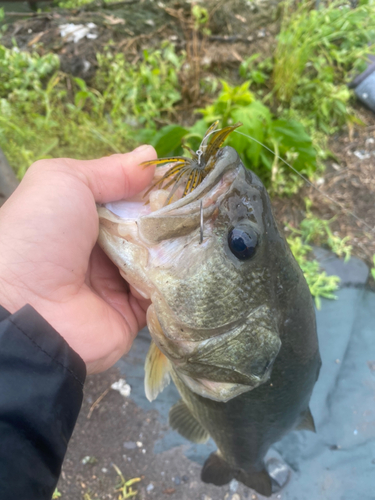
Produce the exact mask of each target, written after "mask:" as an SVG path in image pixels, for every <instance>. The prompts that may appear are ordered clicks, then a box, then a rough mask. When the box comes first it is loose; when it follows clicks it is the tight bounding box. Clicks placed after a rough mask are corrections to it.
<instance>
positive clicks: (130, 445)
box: [124, 441, 137, 450]
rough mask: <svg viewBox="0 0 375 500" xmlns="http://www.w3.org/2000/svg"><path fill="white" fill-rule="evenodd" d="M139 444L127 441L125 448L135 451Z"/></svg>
mask: <svg viewBox="0 0 375 500" xmlns="http://www.w3.org/2000/svg"><path fill="white" fill-rule="evenodd" d="M136 447H137V444H136V443H135V442H134V441H125V443H124V448H126V449H127V450H135V448H136Z"/></svg>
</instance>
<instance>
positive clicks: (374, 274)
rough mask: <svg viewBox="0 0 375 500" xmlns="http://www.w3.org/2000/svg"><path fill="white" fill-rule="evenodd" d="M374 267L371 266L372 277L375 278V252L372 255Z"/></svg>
mask: <svg viewBox="0 0 375 500" xmlns="http://www.w3.org/2000/svg"><path fill="white" fill-rule="evenodd" d="M372 262H373V265H374V266H373V267H372V268H371V276H372V279H373V280H375V254H374V255H373V256H372Z"/></svg>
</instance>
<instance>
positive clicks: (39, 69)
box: [0, 45, 183, 177]
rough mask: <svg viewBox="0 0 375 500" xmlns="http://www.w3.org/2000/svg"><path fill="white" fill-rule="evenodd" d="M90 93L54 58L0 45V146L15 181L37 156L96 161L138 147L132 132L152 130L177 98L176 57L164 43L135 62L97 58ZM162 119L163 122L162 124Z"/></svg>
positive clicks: (114, 57)
mask: <svg viewBox="0 0 375 500" xmlns="http://www.w3.org/2000/svg"><path fill="white" fill-rule="evenodd" d="M98 59H99V69H98V74H97V81H96V82H95V86H96V88H91V87H89V86H88V85H87V84H86V83H85V82H84V81H83V80H81V79H79V78H73V77H70V76H68V75H65V74H63V73H61V72H60V71H59V70H58V66H59V62H58V58H57V57H56V56H54V55H51V54H47V55H45V56H39V55H38V54H36V53H26V52H20V51H19V50H18V49H17V48H13V49H7V48H5V47H2V46H0V72H1V75H2V78H1V82H0V146H1V147H2V149H3V150H4V153H5V154H6V156H7V157H8V160H9V162H10V163H11V165H13V167H14V168H15V170H16V171H17V173H18V175H19V177H22V175H23V174H24V172H25V171H26V169H27V168H28V166H29V165H30V164H31V163H33V162H34V161H36V160H38V159H40V158H49V157H72V158H83V159H89V158H98V157H101V156H105V155H108V154H111V153H119V152H123V151H127V150H129V149H131V148H132V147H134V146H135V145H136V144H137V140H138V136H137V134H136V132H135V131H139V129H138V127H139V128H140V127H142V126H146V130H148V131H149V133H150V134H151V135H153V134H155V133H156V120H157V121H158V122H159V123H160V122H161V123H163V120H165V122H167V117H168V116H169V114H170V110H171V108H172V107H173V104H174V103H175V102H176V101H178V100H179V98H180V94H179V91H178V81H177V76H176V73H177V71H178V68H179V67H180V65H181V64H182V60H183V56H177V55H176V54H175V52H174V49H173V47H172V46H170V45H164V46H163V47H162V48H161V49H160V50H157V51H154V52H147V51H145V52H144V58H143V59H142V60H141V61H139V63H138V64H137V65H130V64H129V63H127V62H126V61H125V59H124V58H123V56H122V55H119V56H114V55H111V54H110V53H109V51H108V57H106V56H104V55H103V56H99V58H98ZM165 122H164V123H165Z"/></svg>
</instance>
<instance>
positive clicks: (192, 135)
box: [143, 80, 316, 193]
mask: <svg viewBox="0 0 375 500" xmlns="http://www.w3.org/2000/svg"><path fill="white" fill-rule="evenodd" d="M221 84H222V90H221V92H220V93H219V95H218V97H217V98H216V100H215V101H214V102H213V103H212V104H211V105H209V106H207V107H206V108H203V109H198V110H197V111H198V112H199V113H201V114H202V115H203V118H202V119H201V120H198V121H197V122H196V123H195V124H194V125H193V126H192V127H190V128H184V127H181V126H179V125H169V126H166V127H164V128H162V129H161V130H159V132H157V133H155V134H153V135H148V136H147V139H148V141H149V142H150V143H151V144H152V145H153V146H155V148H156V150H157V152H158V154H159V156H167V155H170V154H172V155H176V154H177V155H178V154H181V153H182V149H181V146H180V142H181V139H182V138H184V142H185V143H186V144H187V145H189V146H190V147H191V148H192V149H194V150H197V149H198V147H199V145H200V141H201V139H202V137H203V135H204V133H205V132H206V130H207V128H208V126H209V125H211V124H212V123H213V122H214V121H216V120H219V121H220V123H221V126H222V127H225V126H227V125H230V124H233V123H236V122H241V123H242V124H243V126H242V127H241V128H240V133H239V134H238V133H236V132H234V133H233V134H231V135H230V136H229V138H228V142H227V143H228V144H229V145H230V146H232V147H233V148H234V149H236V151H237V152H238V153H239V155H240V156H241V159H242V161H243V162H244V164H245V166H246V167H247V168H250V169H251V170H253V171H254V172H256V173H257V174H258V175H259V176H260V178H261V179H262V181H263V182H264V184H265V185H266V186H267V188H268V189H269V190H270V191H271V192H283V193H292V192H295V191H296V190H297V189H298V187H299V185H300V184H301V179H300V178H299V177H298V176H297V175H295V174H293V172H291V171H290V170H289V169H288V167H286V166H285V164H284V163H282V162H279V159H278V156H281V157H282V158H284V159H285V160H287V161H288V162H289V163H291V164H292V165H293V167H294V168H295V169H296V170H298V171H299V172H301V173H304V174H305V175H308V176H310V175H312V174H313V172H314V171H315V168H316V152H315V149H314V147H313V145H312V141H311V138H310V137H309V136H308V134H307V133H306V132H305V130H304V128H303V127H302V125H301V124H300V123H298V122H297V121H294V120H290V121H288V120H284V119H280V120H277V119H275V118H274V117H273V116H272V113H271V112H270V110H269V109H268V108H267V107H266V106H265V105H264V104H262V103H261V102H260V101H259V100H257V99H256V98H255V96H254V94H253V93H252V92H250V90H249V83H248V82H245V83H244V84H242V85H241V86H238V87H232V86H231V85H229V84H228V83H227V82H225V81H224V80H222V81H221ZM242 134H244V135H242ZM248 136H250V137H248ZM143 138H146V136H145V135H144V136H143ZM254 139H255V140H254ZM263 145H264V146H266V147H267V148H269V149H270V150H271V151H269V150H268V149H267V148H265V147H264V146H263Z"/></svg>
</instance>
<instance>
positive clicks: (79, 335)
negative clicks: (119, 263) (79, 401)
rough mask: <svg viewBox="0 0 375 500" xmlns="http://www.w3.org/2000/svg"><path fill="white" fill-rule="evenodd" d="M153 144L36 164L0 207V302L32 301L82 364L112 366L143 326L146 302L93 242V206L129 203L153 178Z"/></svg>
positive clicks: (14, 305)
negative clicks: (91, 157)
mask: <svg viewBox="0 0 375 500" xmlns="http://www.w3.org/2000/svg"><path fill="white" fill-rule="evenodd" d="M154 157H156V154H155V150H154V149H153V148H152V147H151V146H141V147H140V148H137V149H136V150H134V151H133V152H131V153H127V154H124V155H113V156H110V157H106V158H102V159H100V160H89V161H80V160H70V159H53V160H40V161H38V162H36V163H34V164H33V165H32V166H31V167H30V168H29V170H28V171H27V173H26V175H25V177H24V178H23V180H22V182H21V183H20V185H19V187H18V188H17V189H16V191H15V192H14V193H13V195H12V196H11V197H10V198H9V199H8V201H7V202H6V203H5V204H4V205H3V207H2V208H1V209H0V304H1V305H2V306H3V307H5V308H6V309H8V311H9V312H10V313H14V312H15V311H17V310H18V309H20V308H21V307H23V306H24V305H25V304H30V305H31V306H33V307H34V309H36V310H37V311H38V312H39V314H41V315H42V316H43V317H44V318H45V319H46V320H47V321H48V322H49V323H50V324H51V325H52V326H53V327H54V328H55V330H57V331H58V332H59V333H60V335H62V336H63V337H64V338H65V340H66V341H67V342H68V344H69V345H70V347H71V348H72V349H74V350H75V351H76V352H77V353H78V354H79V355H80V356H81V358H82V359H83V360H84V362H85V363H86V367H87V371H88V373H96V372H100V371H103V370H106V369H107V368H109V367H110V366H112V365H113V364H114V363H115V362H116V361H117V360H118V359H119V358H120V357H121V356H122V355H123V354H124V353H126V352H127V351H128V350H129V349H130V346H131V344H132V342H133V339H134V337H135V335H136V334H137V333H138V331H139V330H140V328H142V327H143V326H144V325H145V318H146V314H145V313H146V310H147V307H148V305H149V302H148V301H146V300H144V299H142V297H141V296H140V295H139V294H137V292H135V291H134V290H132V289H131V287H129V285H128V284H127V283H126V282H125V281H124V280H123V279H122V278H121V277H120V274H119V272H118V270H117V268H116V267H115V266H114V264H112V262H111V261H110V260H109V259H108V257H107V256H106V255H105V254H104V252H103V251H102V250H101V249H100V248H99V246H98V245H97V244H96V240H97V237H98V230H99V222H98V215H97V212H96V205H95V203H105V202H109V201H115V200H120V199H124V198H129V197H131V196H133V195H135V194H137V193H138V192H140V191H141V190H142V189H144V188H145V187H146V186H147V185H148V184H149V183H150V182H151V180H152V177H153V173H154V171H153V169H152V168H147V169H142V168H141V167H139V166H138V165H139V164H140V163H141V162H143V161H146V160H150V159H152V158H154Z"/></svg>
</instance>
